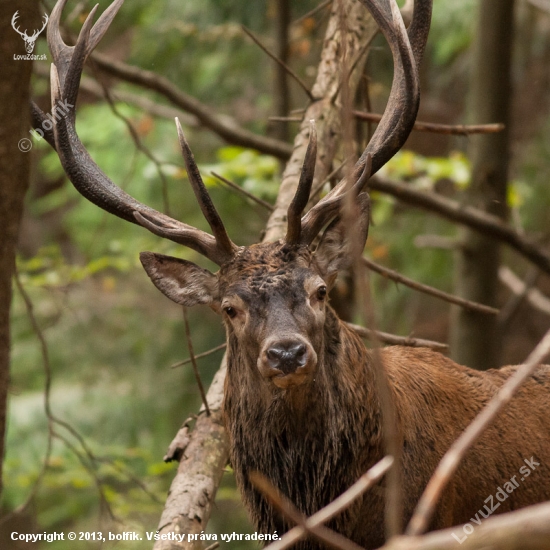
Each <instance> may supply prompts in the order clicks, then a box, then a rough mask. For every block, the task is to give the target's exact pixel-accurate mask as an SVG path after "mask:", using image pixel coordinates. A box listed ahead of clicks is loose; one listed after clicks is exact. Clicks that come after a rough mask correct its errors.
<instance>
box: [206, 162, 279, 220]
mask: <svg viewBox="0 0 550 550" xmlns="http://www.w3.org/2000/svg"><path fill="white" fill-rule="evenodd" d="M210 173H211V174H212V175H213V176H214V177H215V178H216V179H219V180H220V181H221V182H223V183H225V185H227V186H228V187H229V188H231V189H233V191H236V192H237V193H240V194H241V195H244V196H245V197H247V198H249V199H250V200H252V201H254V202H255V203H256V204H259V205H260V206H262V207H263V208H265V209H266V210H269V211H270V212H273V205H272V204H269V203H268V202H266V201H264V200H262V199H259V198H258V197H256V196H255V195H253V194H252V193H249V192H248V191H247V190H246V189H243V188H242V187H240V186H239V185H237V184H236V183H233V182H232V181H230V180H228V179H227V178H224V177H223V176H220V175H219V174H216V172H210Z"/></svg>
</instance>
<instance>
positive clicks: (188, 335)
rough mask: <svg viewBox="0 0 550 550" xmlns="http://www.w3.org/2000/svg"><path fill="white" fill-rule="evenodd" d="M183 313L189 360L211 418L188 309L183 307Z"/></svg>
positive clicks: (207, 413)
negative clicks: (195, 351) (195, 350)
mask: <svg viewBox="0 0 550 550" xmlns="http://www.w3.org/2000/svg"><path fill="white" fill-rule="evenodd" d="M182 311H183V323H184V325H185V337H186V338H187V348H188V349H189V358H190V359H191V364H192V365H193V372H194V373H195V378H196V379H197V385H198V386H199V392H200V394H201V399H202V403H203V405H204V409H205V411H206V415H207V416H210V407H209V406H208V400H207V399H206V392H205V391H204V386H203V385H202V380H201V375H200V373H199V367H198V366H197V361H196V359H195V354H194V353H193V341H192V339H191V330H190V329H189V320H188V319H187V308H186V307H182Z"/></svg>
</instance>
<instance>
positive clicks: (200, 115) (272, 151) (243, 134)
mask: <svg viewBox="0 0 550 550" xmlns="http://www.w3.org/2000/svg"><path fill="white" fill-rule="evenodd" d="M90 57H91V58H92V59H93V60H94V61H95V62H96V63H97V65H98V67H99V68H100V69H101V70H102V71H105V72H106V73H108V74H110V75H112V76H115V77H117V78H120V79H122V80H125V81H126V82H131V83H132V84H137V85H139V86H143V87H145V88H147V89H149V90H153V91H155V92H157V93H159V94H161V95H162V96H164V97H165V98H166V99H168V100H169V101H170V102H171V103H172V104H173V105H176V106H177V107H179V108H180V109H183V110H184V111H186V112H188V113H191V114H193V115H195V116H196V117H197V119H198V120H199V121H200V122H201V123H202V124H204V126H206V127H208V128H209V129H210V130H212V131H213V132H215V133H216V134H218V135H219V136H220V137H222V138H223V139H225V140H226V141H227V142H228V143H232V144H234V145H240V146H242V147H249V148H251V149H256V150H257V151H260V152H261V153H265V154H268V155H273V156H274V157H277V158H280V159H287V158H288V157H289V156H290V154H291V152H292V146H290V145H289V144H287V143H284V142H281V141H279V140H276V139H272V138H268V137H264V136H259V135H258V134H255V133H254V132H251V131H249V130H246V129H245V128H242V127H241V126H239V125H238V124H237V123H236V122H235V121H234V120H233V119H231V118H229V117H226V116H222V115H219V114H216V113H214V112H213V109H212V107H210V106H208V105H205V104H204V103H202V102H200V101H199V100H198V99H196V98H194V97H192V96H190V95H188V94H185V93H183V92H181V91H180V90H179V89H178V88H177V87H176V86H175V85H174V84H172V83H171V82H170V81H169V80H168V79H166V78H164V77H163V76H160V75H158V74H156V73H154V72H152V71H146V70H144V69H140V68H138V67H134V66H132V65H128V64H126V63H123V62H121V61H113V60H112V59H110V58H109V57H107V56H105V55H102V54H99V53H97V52H95V53H93V54H92V55H91V56H90Z"/></svg>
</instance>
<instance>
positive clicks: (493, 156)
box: [450, 0, 514, 370]
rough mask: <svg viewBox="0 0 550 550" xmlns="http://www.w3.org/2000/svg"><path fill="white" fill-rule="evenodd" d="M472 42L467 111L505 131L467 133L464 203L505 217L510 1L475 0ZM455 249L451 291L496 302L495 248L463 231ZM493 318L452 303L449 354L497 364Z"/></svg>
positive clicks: (484, 365) (479, 365)
mask: <svg viewBox="0 0 550 550" xmlns="http://www.w3.org/2000/svg"><path fill="white" fill-rule="evenodd" d="M477 26H478V28H477V34H476V47H475V54H474V60H473V66H472V70H471V90H472V92H471V94H472V95H471V115H472V119H473V120H475V121H476V123H480V124H482V123H488V122H502V123H504V124H505V125H506V130H504V131H503V132H500V133H496V134H485V135H478V136H474V137H470V158H471V159H472V182H471V187H470V189H469V191H468V194H467V202H469V203H470V204H472V205H474V206H476V207H478V208H480V209H483V210H485V211H486V212H488V213H491V214H495V215H497V216H499V217H501V218H505V217H506V213H507V207H506V191H507V180H508V156H509V122H510V116H509V111H510V103H511V95H512V94H511V64H512V43H513V29H514V0H483V1H481V2H479V11H478V23H477ZM460 244H461V247H460V250H459V251H458V252H457V263H456V271H455V276H456V281H455V294H457V295H459V296H461V297H463V298H466V299H468V300H474V301H476V302H481V303H484V304H487V305H490V306H495V305H496V300H497V296H496V291H497V287H498V276H497V272H498V266H499V261H500V247H499V245H498V244H497V243H496V242H495V241H494V240H492V239H490V238H487V237H484V236H482V235H480V234H479V233H477V232H474V231H472V230H469V229H467V230H464V231H463V232H462V238H461V240H460ZM499 340H500V335H499V333H498V328H497V323H496V317H495V316H492V315H483V314H480V313H474V312H470V311H466V310H465V309H458V308H455V309H454V311H453V322H452V327H451V338H450V341H451V355H452V357H453V359H454V360H455V361H457V362H458V363H461V364H464V365H468V366H469V367H472V368H476V369H479V370H486V369H489V368H493V367H496V366H498V362H499V348H500V345H499Z"/></svg>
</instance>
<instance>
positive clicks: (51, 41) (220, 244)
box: [33, 0, 238, 265]
mask: <svg viewBox="0 0 550 550" xmlns="http://www.w3.org/2000/svg"><path fill="white" fill-rule="evenodd" d="M123 1H124V0H115V1H114V2H113V3H112V4H111V5H110V6H109V7H108V8H107V9H106V10H105V12H103V14H102V15H101V16H100V17H99V19H98V20H97V22H96V23H95V25H93V18H94V15H95V13H96V11H97V5H96V6H95V7H94V8H93V9H92V11H91V12H90V14H89V15H88V17H87V19H86V21H85V22H84V25H83V26H82V29H81V31H80V34H79V36H78V40H77V42H76V45H75V46H67V45H66V44H65V43H64V42H63V39H62V38H61V34H60V32H59V24H60V19H61V13H62V11H63V8H64V7H65V4H66V3H67V0H59V1H58V2H57V4H56V5H55V7H54V9H53V11H52V13H51V16H50V25H49V27H48V45H49V48H50V51H51V53H52V57H53V60H54V64H52V67H51V87H52V110H55V109H56V108H57V106H58V104H61V102H63V105H64V106H65V108H66V107H67V106H68V107H69V109H70V110H69V112H68V113H67V115H66V116H64V117H56V118H59V120H56V122H55V124H54V131H53V136H52V135H51V133H50V134H49V135H47V136H46V137H47V138H48V141H49V142H50V143H51V142H52V141H53V143H51V144H52V145H54V146H55V148H56V150H57V153H58V155H59V158H60V160H61V164H62V166H63V169H64V170H65V172H66V174H67V176H68V177H69V179H70V180H71V182H72V183H73V185H74V186H75V187H76V189H77V190H78V191H79V192H80V193H81V194H82V195H83V196H84V197H86V198H87V199H88V200H89V201H90V202H92V203H94V204H96V205H97V206H99V207H100V208H102V209H103V210H106V211H107V212H110V213H111V214H114V215H115V216H117V217H119V218H122V219H124V220H126V221H129V222H132V223H136V224H139V225H141V226H143V227H145V228H147V229H148V230H149V231H151V232H152V233H154V234H155V235H158V236H160V237H164V238H166V239H169V240H171V241H174V242H176V243H178V244H182V245H184V246H187V247H189V248H192V249H193V250H196V251H197V252H199V253H200V254H202V255H204V256H206V257H207V258H209V259H210V260H212V261H213V262H214V263H216V264H218V265H222V264H223V263H225V262H226V261H227V260H229V259H230V258H231V257H232V256H233V255H234V254H235V253H236V252H237V250H238V248H237V246H236V245H235V244H233V243H232V242H231V240H230V239H229V237H228V236H227V233H226V231H225V228H224V227H223V223H222V221H221V218H220V217H219V215H218V213H217V212H216V209H215V207H214V204H213V203H212V200H211V199H210V197H209V195H208V192H207V190H206V187H205V186H204V183H203V181H202V179H201V177H200V175H199V171H198V168H197V165H196V164H195V161H194V159H193V155H192V153H191V151H190V150H189V146H188V145H187V142H186V141H185V138H184V137H183V132H182V129H181V126H180V124H179V121H177V120H176V126H177V129H178V134H179V139H180V145H181V148H182V152H183V156H184V159H185V163H186V166H187V172H188V175H189V180H190V182H191V186H192V188H193V192H194V193H195V196H196V198H197V201H198V202H199V204H200V207H201V210H202V212H203V214H204V216H205V218H206V220H207V221H208V223H209V225H210V227H211V228H212V232H213V233H214V236H212V235H210V234H208V233H206V232H204V231H201V230H200V229H196V228H194V227H192V226H190V225H187V224H185V223H183V222H180V221H177V220H174V219H173V218H171V217H169V216H166V215H165V214H162V213H160V212H157V211H156V210H154V209H153V208H150V207H149V206H146V205H144V204H142V203H140V202H139V201H137V200H136V199H134V198H133V197H131V196H130V195H128V194H127V193H125V192H124V191H123V190H122V189H120V188H119V187H118V186H116V185H115V184H114V183H113V182H112V181H111V180H110V179H109V178H108V177H107V176H106V175H105V174H104V173H103V172H102V171H101V170H100V168H99V167H98V166H97V164H96V163H95V162H94V161H93V159H92V158H91V157H90V155H89V154H88V152H87V151H86V149H85V148H84V146H83V145H82V143H81V141H80V139H79V137H78V135H77V133H76V129H75V110H74V105H75V104H76V99H77V95H78V87H79V84H80V78H81V75H82V69H83V66H84V62H85V61H86V59H87V57H88V56H89V55H90V53H91V52H92V51H93V49H94V48H95V47H96V46H97V44H98V43H99V41H100V40H101V38H102V37H103V35H104V34H105V32H106V31H107V29H108V27H109V25H110V24H111V22H112V21H113V19H114V17H115V15H116V13H117V12H118V10H119V9H120V7H121V6H122V3H123ZM33 115H34V116H36V117H37V118H39V119H44V118H45V115H44V113H42V112H41V111H40V110H39V109H38V107H36V105H33ZM52 137H53V140H52Z"/></svg>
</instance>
